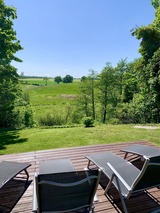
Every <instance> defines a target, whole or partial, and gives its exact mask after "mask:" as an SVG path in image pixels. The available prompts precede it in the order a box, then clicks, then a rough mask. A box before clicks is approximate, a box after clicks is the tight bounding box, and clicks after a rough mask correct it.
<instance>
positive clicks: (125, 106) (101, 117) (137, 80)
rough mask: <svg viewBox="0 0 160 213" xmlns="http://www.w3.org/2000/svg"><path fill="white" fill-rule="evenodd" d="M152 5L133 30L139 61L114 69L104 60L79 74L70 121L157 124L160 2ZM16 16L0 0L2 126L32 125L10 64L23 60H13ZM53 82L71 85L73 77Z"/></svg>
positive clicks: (159, 114) (17, 45) (159, 118)
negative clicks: (151, 13)
mask: <svg viewBox="0 0 160 213" xmlns="http://www.w3.org/2000/svg"><path fill="white" fill-rule="evenodd" d="M151 3H152V5H153V7H154V8H155V19H154V20H153V22H152V23H151V24H149V25H148V26H141V27H136V28H134V29H132V30H131V35H132V36H135V37H136V38H137V39H138V40H140V48H139V53H140V54H141V57H140V58H138V59H135V60H134V61H132V62H127V59H121V60H120V61H119V62H118V63H117V66H116V67H113V66H112V64H111V63H110V62H107V63H106V65H105V67H104V68H103V69H102V71H101V72H100V73H99V74H97V73H96V72H95V71H94V70H90V74H89V75H88V76H82V78H81V88H80V91H81V94H80V96H79V98H78V99H77V100H76V104H75V106H76V107H75V110H74V117H75V119H74V122H75V120H77V122H78V120H80V119H82V117H84V116H86V117H92V118H93V120H97V121H100V122H103V123H106V122H110V123H153V122H154V123H159V122H160V1H159V0H151ZM16 18H17V14H16V9H15V8H14V7H9V6H6V5H5V4H4V1H3V0H0V128H10V127H12V128H22V127H32V126H33V125H34V120H33V112H32V107H31V105H30V101H29V97H28V95H27V94H24V93H23V92H22V89H21V86H20V84H19V76H18V74H17V70H16V68H15V67H13V66H12V65H11V62H12V61H17V62H22V60H21V59H19V58H17V57H16V56H15V53H16V52H17V51H19V50H22V49H23V48H22V46H21V44H20V41H19V40H18V39H17V38H16V32H15V31H14V29H13V21H14V19H16ZM54 80H55V82H56V83H60V82H61V81H62V82H64V83H69V82H72V81H73V77H72V76H70V75H66V77H65V78H63V79H62V78H61V77H60V76H57V77H55V79H54Z"/></svg>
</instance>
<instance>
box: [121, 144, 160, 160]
mask: <svg viewBox="0 0 160 213" xmlns="http://www.w3.org/2000/svg"><path fill="white" fill-rule="evenodd" d="M121 151H122V152H125V156H124V158H126V157H127V155H128V154H129V153H131V154H135V155H139V156H142V157H143V156H146V157H148V158H150V157H156V156H160V148H158V147H153V146H146V145H141V144H134V145H131V146H127V147H125V148H123V149H121Z"/></svg>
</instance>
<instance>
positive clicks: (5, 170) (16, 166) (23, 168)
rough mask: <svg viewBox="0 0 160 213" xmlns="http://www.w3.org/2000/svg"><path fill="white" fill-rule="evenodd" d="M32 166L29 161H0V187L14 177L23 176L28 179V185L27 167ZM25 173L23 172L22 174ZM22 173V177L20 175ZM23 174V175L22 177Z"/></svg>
mask: <svg viewBox="0 0 160 213" xmlns="http://www.w3.org/2000/svg"><path fill="white" fill-rule="evenodd" d="M29 166H31V164H29V163H18V162H11V161H2V162H0V188H1V187H3V186H4V185H5V184H6V183H7V182H8V181H9V180H11V179H13V178H23V179H25V180H26V184H25V186H27V183H28V179H29V174H28V172H27V168H28V167H29ZM22 173H23V174H22ZM20 174H21V177H19V175H20ZM22 175H23V177H22Z"/></svg>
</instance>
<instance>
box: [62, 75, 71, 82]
mask: <svg viewBox="0 0 160 213" xmlns="http://www.w3.org/2000/svg"><path fill="white" fill-rule="evenodd" d="M72 82H73V77H72V76H70V75H66V76H65V77H64V78H63V83H72Z"/></svg>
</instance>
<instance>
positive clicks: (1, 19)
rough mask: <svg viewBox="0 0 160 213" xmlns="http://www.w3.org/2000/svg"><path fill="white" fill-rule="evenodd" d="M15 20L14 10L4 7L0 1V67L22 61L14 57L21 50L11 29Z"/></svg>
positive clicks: (0, 0)
mask: <svg viewBox="0 0 160 213" xmlns="http://www.w3.org/2000/svg"><path fill="white" fill-rule="evenodd" d="M16 18H17V14H16V9H15V8H14V7H9V6H6V5H5V4H4V1H3V0H0V65H4V66H5V65H7V64H10V63H11V62H12V61H13V60H14V61H17V62H21V61H22V60H21V59H19V58H18V57H16V56H15V55H14V54H15V53H16V52H17V51H19V50H22V49H23V48H22V46H21V45H20V41H19V40H17V38H16V32H15V31H14V29H13V27H12V26H13V20H14V19H16Z"/></svg>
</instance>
